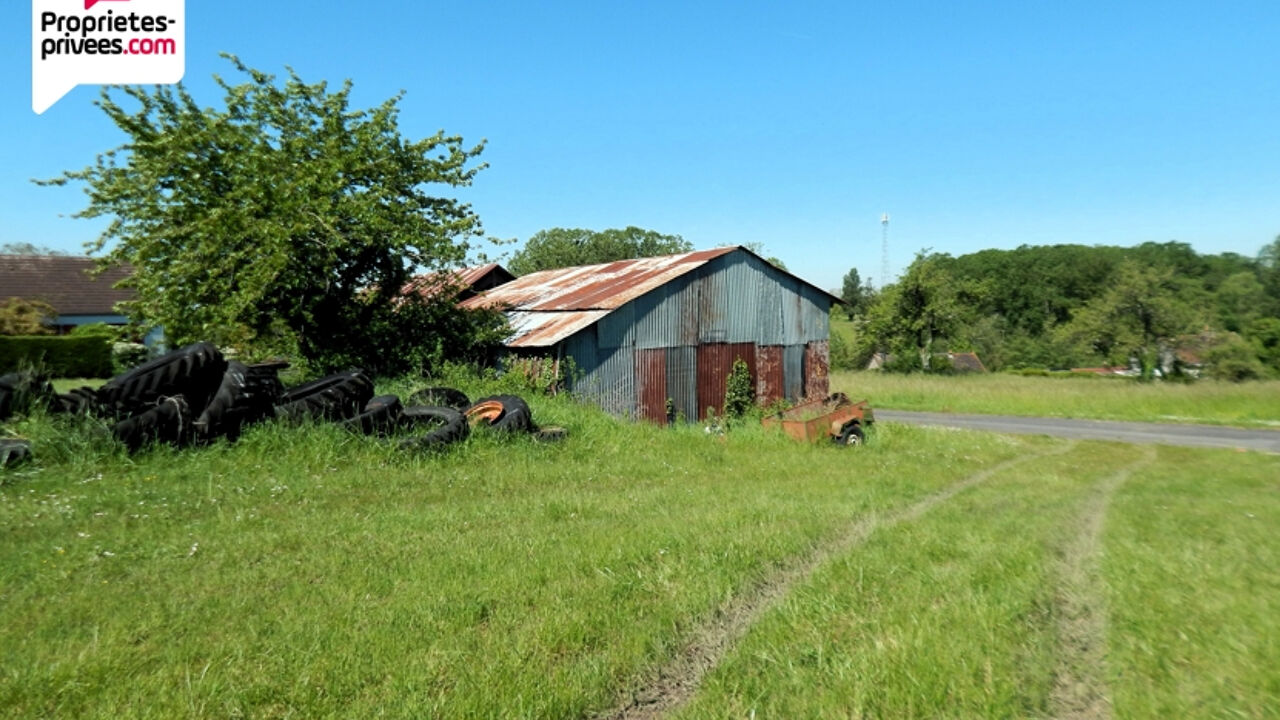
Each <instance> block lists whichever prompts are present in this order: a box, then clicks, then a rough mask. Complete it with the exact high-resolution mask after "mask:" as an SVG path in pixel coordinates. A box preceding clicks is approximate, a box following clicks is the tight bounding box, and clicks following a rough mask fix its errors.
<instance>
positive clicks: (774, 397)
mask: <svg viewBox="0 0 1280 720" xmlns="http://www.w3.org/2000/svg"><path fill="white" fill-rule="evenodd" d="M756 372H757V375H756V398H757V399H758V400H759V402H760V403H761V404H763V405H766V406H768V405H770V404H772V403H774V402H777V401H778V400H781V399H783V398H784V397H786V383H785V379H786V374H785V373H784V372H783V369H782V346H781V345H761V346H760V347H757V348H756Z"/></svg>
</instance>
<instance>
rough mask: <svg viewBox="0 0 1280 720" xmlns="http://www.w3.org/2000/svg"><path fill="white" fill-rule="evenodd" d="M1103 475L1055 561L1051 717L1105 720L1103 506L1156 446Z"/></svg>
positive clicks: (1148, 459) (1107, 715)
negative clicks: (1055, 646)
mask: <svg viewBox="0 0 1280 720" xmlns="http://www.w3.org/2000/svg"><path fill="white" fill-rule="evenodd" d="M1144 450H1145V452H1144V453H1143V455H1142V457H1141V458H1139V459H1138V460H1137V461H1135V462H1134V463H1132V464H1130V465H1129V466H1128V467H1126V468H1124V469H1122V470H1120V471H1119V472H1117V473H1115V474H1114V475H1111V476H1109V477H1107V478H1104V479H1103V480H1102V481H1101V482H1099V483H1098V486H1097V488H1095V490H1094V492H1093V493H1092V494H1091V495H1090V497H1089V499H1088V500H1087V501H1086V502H1085V505H1084V508H1083V509H1082V511H1081V513H1080V516H1079V517H1078V519H1077V520H1076V522H1075V524H1074V527H1076V528H1078V532H1075V533H1074V534H1073V535H1072V537H1071V538H1070V539H1069V540H1068V542H1067V544H1066V545H1065V546H1064V547H1063V548H1062V558H1061V559H1060V560H1059V561H1058V564H1057V569H1056V573H1057V575H1058V583H1059V584H1058V592H1057V597H1056V598H1055V601H1054V604H1055V606H1056V607H1055V613H1054V615H1055V617H1056V618H1058V620H1057V635H1058V666H1057V669H1056V672H1055V673H1054V683H1053V691H1052V693H1051V695H1050V696H1049V707H1050V716H1051V717H1054V718H1059V719H1061V720H1107V719H1108V718H1110V717H1111V698H1110V694H1109V693H1108V691H1107V683H1106V665H1105V659H1106V658H1105V648H1106V631H1107V609H1106V602H1105V599H1104V597H1103V592H1102V588H1101V585H1100V583H1101V581H1100V579H1099V575H1100V568H1099V553H1100V552H1101V547H1102V545H1101V542H1102V530H1103V526H1104V525H1105V524H1106V518H1107V508H1108V507H1109V506H1110V504H1111V497H1112V495H1114V494H1115V492H1116V490H1118V489H1120V486H1121V485H1123V484H1124V483H1125V481H1126V480H1128V479H1129V476H1130V475H1131V474H1132V473H1133V472H1134V471H1135V470H1137V469H1138V468H1140V467H1142V466H1144V465H1148V464H1150V463H1152V462H1154V461H1155V459H1156V451H1155V448H1152V447H1147V448H1145V449H1144Z"/></svg>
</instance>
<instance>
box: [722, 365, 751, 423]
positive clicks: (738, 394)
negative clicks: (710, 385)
mask: <svg viewBox="0 0 1280 720" xmlns="http://www.w3.org/2000/svg"><path fill="white" fill-rule="evenodd" d="M755 404H756V384H755V381H754V380H753V379H752V378H751V369H750V368H748V367H747V363H746V362H744V361H743V360H742V358H738V359H736V360H734V361H733V369H732V370H731V371H729V377H728V379H727V380H725V392H724V414H725V415H726V416H727V417H730V418H741V417H742V416H744V415H746V414H747V413H748V412H750V410H751V408H753V407H755Z"/></svg>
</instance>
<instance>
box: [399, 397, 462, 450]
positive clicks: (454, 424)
mask: <svg viewBox="0 0 1280 720" xmlns="http://www.w3.org/2000/svg"><path fill="white" fill-rule="evenodd" d="M399 427H400V428H402V429H413V430H421V429H423V428H430V430H429V431H428V432H427V433H426V434H425V435H422V436H420V437H413V438H408V439H407V440H402V441H401V442H400V447H401V448H404V449H406V450H425V449H428V448H438V447H443V446H445V445H450V444H452V443H456V442H459V441H462V440H465V439H466V438H467V435H469V434H470V433H471V426H469V425H467V419H466V417H464V416H463V415H462V413H460V412H458V411H457V410H454V409H453V408H451V407H433V406H429V405H413V406H410V407H407V408H405V409H404V412H402V413H401V414H400V422H399Z"/></svg>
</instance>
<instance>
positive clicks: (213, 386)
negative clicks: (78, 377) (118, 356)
mask: <svg viewBox="0 0 1280 720" xmlns="http://www.w3.org/2000/svg"><path fill="white" fill-rule="evenodd" d="M226 369H227V361H226V360H225V359H223V357H222V353H221V352H219V351H218V348H216V347H214V346H213V345H212V344H211V343H207V342H200V343H196V344H194V345H188V346H186V347H184V348H180V349H178V350H174V351H173V352H171V353H166V354H164V355H161V356H160V357H158V358H156V359H155V360H152V361H150V362H146V363H143V364H142V365H139V366H138V367H136V368H134V369H132V370H130V371H128V372H126V373H124V374H121V375H117V376H115V377H114V378H111V379H110V380H108V381H107V383H106V384H105V385H103V386H102V387H100V388H98V402H99V403H100V404H101V405H102V407H103V410H104V411H105V414H107V415H111V416H114V417H116V418H117V419H121V418H128V417H130V416H132V415H135V414H138V413H140V412H148V411H149V410H148V408H150V407H152V406H153V405H155V404H156V401H157V400H159V399H160V398H163V397H172V396H174V395H182V396H183V397H184V398H185V399H186V401H187V403H188V404H189V406H192V407H196V408H204V406H205V405H207V404H208V402H209V400H210V398H212V397H213V395H214V394H215V393H216V392H218V387H219V386H220V385H221V384H222V374H223V373H224V372H225V371H226Z"/></svg>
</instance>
